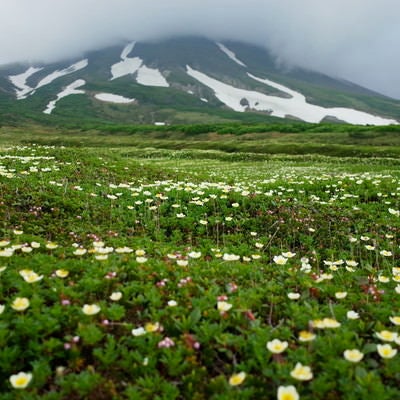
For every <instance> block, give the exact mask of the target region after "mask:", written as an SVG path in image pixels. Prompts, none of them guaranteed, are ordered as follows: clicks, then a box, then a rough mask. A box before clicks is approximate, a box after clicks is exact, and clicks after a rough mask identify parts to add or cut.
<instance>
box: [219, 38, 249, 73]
mask: <svg viewBox="0 0 400 400" xmlns="http://www.w3.org/2000/svg"><path fill="white" fill-rule="evenodd" d="M216 45H217V46H218V47H219V48H220V50H221V51H223V52H224V53H225V54H226V55H227V56H228V57H229V58H230V59H231V60H233V61H235V63H236V64H239V65H240V66H242V67H247V65H246V64H245V63H243V62H242V61H240V60H239V59H238V58H237V57H236V54H235V53H234V52H233V51H232V50H229V49H228V48H227V47H226V46H224V45H223V44H222V43H218V42H217V43H216Z"/></svg>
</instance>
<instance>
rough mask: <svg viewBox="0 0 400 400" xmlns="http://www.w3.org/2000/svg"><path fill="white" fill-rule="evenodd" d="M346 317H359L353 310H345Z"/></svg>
mask: <svg viewBox="0 0 400 400" xmlns="http://www.w3.org/2000/svg"><path fill="white" fill-rule="evenodd" d="M346 316H347V318H348V319H358V318H360V314H358V312H355V311H353V310H350V311H347V314H346Z"/></svg>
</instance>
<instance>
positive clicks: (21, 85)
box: [8, 59, 88, 100]
mask: <svg viewBox="0 0 400 400" xmlns="http://www.w3.org/2000/svg"><path fill="white" fill-rule="evenodd" d="M87 65H88V60H87V59H84V60H81V61H78V62H76V63H75V64H72V65H70V66H69V67H67V68H64V69H61V70H56V71H54V72H52V73H51V74H49V75H47V76H45V77H44V78H43V79H41V80H40V82H39V83H38V84H37V85H36V86H35V87H30V86H28V85H27V84H26V81H27V79H28V78H29V77H30V76H32V75H33V74H35V73H36V72H38V71H40V70H42V69H43V68H35V67H29V68H28V69H27V70H26V71H25V72H24V73H22V74H19V75H11V76H9V77H8V78H9V79H10V81H11V82H12V83H13V85H14V86H15V87H16V89H15V91H16V94H17V99H18V100H21V99H26V98H27V97H28V96H30V95H32V94H34V93H35V91H36V89H39V88H41V87H43V86H46V85H48V84H50V83H51V82H53V81H54V80H55V79H57V78H60V77H62V76H65V75H69V74H72V73H74V72H76V71H79V70H81V69H83V68H85V67H87Z"/></svg>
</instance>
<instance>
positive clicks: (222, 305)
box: [217, 301, 232, 312]
mask: <svg viewBox="0 0 400 400" xmlns="http://www.w3.org/2000/svg"><path fill="white" fill-rule="evenodd" d="M231 308H232V304H231V303H227V302H226V301H219V302H218V303H217V309H218V311H222V312H225V311H229V310H230V309H231Z"/></svg>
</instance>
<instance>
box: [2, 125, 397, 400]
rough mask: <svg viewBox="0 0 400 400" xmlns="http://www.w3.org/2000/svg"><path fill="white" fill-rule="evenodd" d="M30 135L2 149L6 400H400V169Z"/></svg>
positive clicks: (341, 145)
mask: <svg viewBox="0 0 400 400" xmlns="http://www.w3.org/2000/svg"><path fill="white" fill-rule="evenodd" d="M31 128H32V130H31V131H30V132H27V131H24V129H23V128H2V129H1V131H0V198H1V202H0V221H1V225H0V246H1V247H0V270H1V272H0V282H1V285H0V306H1V307H0V310H1V314H0V399H2V400H3V399H4V400H8V399H15V398H20V399H28V400H29V399H54V400H55V399H66V398H69V399H156V398H159V399H253V398H276V397H277V393H278V391H282V390H283V387H287V386H294V388H295V389H292V390H296V391H297V392H298V393H299V395H300V398H301V399H338V398H341V399H361V398H362V399H377V398H379V399H392V398H398V397H400V390H399V388H398V381H399V378H400V375H399V374H400V372H399V371H400V370H399V365H400V364H399V358H398V357H399V355H398V354H397V353H396V352H397V351H398V348H399V344H400V339H399V336H398V333H399V329H398V324H399V322H400V313H399V304H400V303H399V302H400V294H399V292H400V285H399V281H400V271H399V268H398V267H399V254H400V253H399V241H398V239H399V226H400V225H399V208H400V205H399V196H400V173H399V169H398V163H399V161H398V159H397V158H387V157H382V156H380V155H379V151H382V149H381V148H380V147H374V146H372V145H371V146H366V148H365V149H364V148H363V147H361V146H360V144H359V143H357V144H356V145H354V144H347V143H345V141H346V140H350V139H349V136H348V135H347V136H346V135H345V134H344V133H343V134H337V133H336V134H332V136H330V138H331V139H332V140H336V141H337V143H334V145H335V146H337V151H339V150H342V151H343V149H346V148H350V147H351V146H354V147H355V148H356V149H357V152H358V153H357V154H360V155H362V156H364V157H343V156H342V157H336V156H330V157H327V156H324V155H323V154H324V150H322V149H323V148H322V147H321V146H320V147H319V148H320V151H319V153H318V154H310V151H308V152H304V154H303V155H293V154H291V153H290V151H289V150H290V149H291V148H292V146H293V145H294V144H296V145H297V146H299V148H303V149H304V150H305V149H313V148H315V149H316V150H317V148H318V146H317V143H318V139H316V138H317V137H318V135H320V140H321V142H322V141H323V137H322V134H317V133H315V136H313V138H315V139H316V140H315V142H314V141H313V140H311V139H309V138H305V136H306V134H303V135H301V134H297V136H296V135H295V134H287V135H286V134H277V133H273V134H272V133H271V134H270V133H264V134H261V136H260V137H257V135H256V134H253V135H244V136H237V137H229V136H225V135H222V136H221V135H217V134H211V135H210V134H207V133H204V134H200V135H199V136H196V137H188V136H187V135H185V134H183V133H182V132H180V133H179V132H176V133H173V135H175V137H173V138H172V139H169V140H167V139H165V138H163V137H162V135H163V132H150V133H149V132H147V133H142V134H139V133H137V134H131V135H126V134H125V135H105V134H104V133H103V134H101V133H99V132H77V131H75V132H73V131H71V132H68V136H66V135H65V134H66V132H62V131H54V130H53V129H49V131H47V132H45V131H44V130H43V129H42V128H40V127H37V128H34V127H31ZM35 129H36V130H35ZM158 135H161V137H160V136H158ZM307 135H308V134H307ZM311 135H314V134H311ZM288 136H291V138H290V140H288V141H287V142H286V141H285V140H286V139H288ZM296 137H297V138H298V139H299V140H297V141H296V142H295V141H294V139H295V138H296ZM393 138H395V135H393ZM208 139H210V140H208ZM303 140H304V142H303ZM351 140H357V138H352V139H351ZM360 140H361V141H362V140H363V139H360ZM236 141H237V142H236ZM51 142H52V143H53V145H51V146H49V145H44V144H45V143H51ZM274 143H275V144H274ZM311 143H313V144H311ZM62 144H63V145H64V146H62ZM273 145H275V146H278V145H279V146H281V149H283V150H284V152H286V153H287V154H277V153H276V151H271V147H273ZM146 146H150V147H151V148H146ZM156 146H157V147H158V148H156ZM178 146H180V147H184V149H183V150H171V148H174V147H178ZM202 146H204V147H209V149H207V150H204V149H202ZM332 146H333V145H332ZM332 146H331V148H332ZM239 148H240V149H241V151H240V152H239V153H237V152H235V150H237V149H239ZM258 148H260V150H259V151H255V150H257V149H258ZM224 149H229V152H226V151H224ZM248 149H251V151H250V152H247V151H246V150H248ZM268 149H270V150H268ZM378 150H379V151H378ZM385 151H386V153H385V154H394V155H395V154H396V151H397V150H396V147H388V148H387V149H386V148H385ZM367 153H368V154H369V155H370V156H373V157H365V155H366V154H367ZM17 298H20V299H24V300H19V302H25V303H28V307H27V308H26V309H24V310H18V307H17V306H16V304H15V301H16V299H17ZM3 306H4V307H3ZM304 332H307V333H304ZM314 335H315V336H314ZM274 339H279V340H280V341H281V343H280V344H279V343H278V344H279V345H277V344H276V343H277V342H272V341H273V340H274ZM306 339H309V341H305V340H306ZM383 344H387V345H389V346H390V347H386V348H382V347H381V345H383ZM279 348H280V350H282V352H279V351H280V350H279ZM353 349H357V350H358V351H359V352H360V353H362V359H361V360H358V361H356V359H355V358H354V357H353V358H352V361H349V360H350V359H351V358H349V356H348V354H347V353H346V356H345V355H344V352H345V351H346V350H353ZM385 349H386V350H385ZM298 363H301V364H302V365H303V366H305V367H309V368H310V371H311V373H310V372H309V371H307V368H305V370H304V371H305V373H304V374H303V375H299V373H298V369H299V368H297V369H296V365H297V364H298ZM20 372H25V373H30V374H32V375H31V379H29V375H28V377H25V378H24V379H25V380H26V382H25V383H27V385H26V387H25V388H16V386H18V384H17V383H15V381H12V382H11V381H10V377H11V376H13V375H16V374H17V373H20ZM307 375H308V376H307ZM302 378H303V379H304V380H302Z"/></svg>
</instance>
